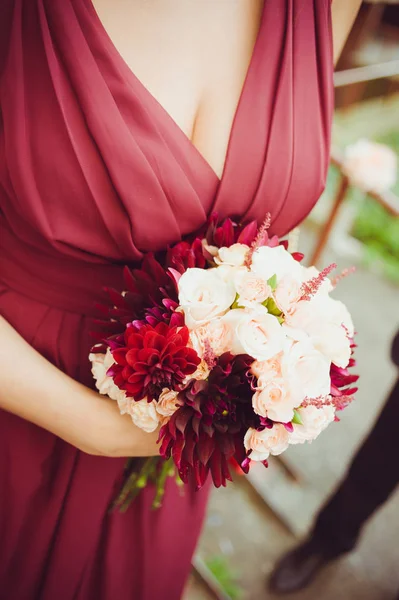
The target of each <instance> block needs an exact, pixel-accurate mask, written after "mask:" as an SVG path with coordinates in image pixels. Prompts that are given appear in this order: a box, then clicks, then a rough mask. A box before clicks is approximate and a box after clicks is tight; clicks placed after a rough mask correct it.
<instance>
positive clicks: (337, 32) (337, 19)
mask: <svg viewBox="0 0 399 600" xmlns="http://www.w3.org/2000/svg"><path fill="white" fill-rule="evenodd" d="M361 3H362V0H332V4H331V12H332V23H333V42H334V63H336V62H337V60H338V58H339V55H340V54H341V52H342V49H343V47H344V44H345V42H346V39H347V37H348V35H349V32H350V30H351V29H352V25H353V23H354V22H355V19H356V15H357V13H358V11H359V8H360V5H361Z"/></svg>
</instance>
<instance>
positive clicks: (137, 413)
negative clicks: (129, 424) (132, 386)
mask: <svg viewBox="0 0 399 600" xmlns="http://www.w3.org/2000/svg"><path fill="white" fill-rule="evenodd" d="M156 406H157V403H156V402H155V400H152V401H151V402H147V399H146V398H143V400H139V401H138V402H136V401H135V400H133V401H132V402H131V403H130V406H129V410H128V411H127V412H128V413H129V415H130V416H131V417H132V421H133V423H134V424H135V425H136V426H137V427H139V428H140V429H142V430H143V431H145V432H147V433H151V432H153V431H155V430H156V428H157V427H158V425H159V416H158V414H157V409H156Z"/></svg>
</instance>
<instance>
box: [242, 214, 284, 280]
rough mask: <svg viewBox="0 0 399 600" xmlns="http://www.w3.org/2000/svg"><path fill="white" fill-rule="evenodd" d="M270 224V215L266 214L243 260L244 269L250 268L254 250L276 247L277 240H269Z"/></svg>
mask: <svg viewBox="0 0 399 600" xmlns="http://www.w3.org/2000/svg"><path fill="white" fill-rule="evenodd" d="M271 222H272V218H271V215H270V213H267V215H266V218H265V220H264V221H263V223H262V225H261V226H260V227H259V228H258V231H257V234H256V237H255V239H254V240H253V242H252V243H251V247H250V249H249V251H248V253H247V256H246V258H245V266H246V267H248V268H249V267H250V266H251V263H252V257H253V255H254V252H256V250H258V248H260V247H261V246H278V244H279V241H278V238H276V237H275V238H269V234H268V230H269V229H270V225H271Z"/></svg>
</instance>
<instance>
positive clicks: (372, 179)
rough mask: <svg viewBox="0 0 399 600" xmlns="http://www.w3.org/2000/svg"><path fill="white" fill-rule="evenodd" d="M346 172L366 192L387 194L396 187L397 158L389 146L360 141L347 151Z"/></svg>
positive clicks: (347, 148) (364, 140) (348, 147)
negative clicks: (386, 192)
mask: <svg viewBox="0 0 399 600" xmlns="http://www.w3.org/2000/svg"><path fill="white" fill-rule="evenodd" d="M343 166H344V171H345V173H346V174H347V175H348V177H349V179H350V180H351V182H352V183H353V184H354V185H357V186H359V187H360V188H362V189H363V190H365V191H373V192H385V191H386V190H388V189H389V188H391V187H392V186H393V185H395V182H396V178H397V169H398V165H397V157H396V154H395V152H393V150H391V148H389V147H388V146H385V145H383V144H376V143H375V142H371V141H370V140H366V139H360V140H358V141H357V142H356V143H355V144H351V145H350V146H347V147H346V149H345V158H344V165H343Z"/></svg>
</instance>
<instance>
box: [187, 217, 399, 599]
mask: <svg viewBox="0 0 399 600" xmlns="http://www.w3.org/2000/svg"><path fill="white" fill-rule="evenodd" d="M305 232H306V233H305ZM312 236H313V234H312V232H311V230H307V229H305V228H304V229H303V231H302V240H301V250H302V249H305V251H306V246H307V245H309V243H310V242H311V240H312ZM305 238H307V239H305ZM306 242H308V243H306ZM332 260H335V261H337V262H338V263H339V265H342V266H343V265H346V264H347V261H345V259H342V258H340V257H337V256H332V255H331V252H330V251H329V250H327V251H326V253H325V256H324V257H323V263H325V264H329V262H332ZM336 297H339V298H341V299H342V300H343V301H344V302H346V303H347V305H348V307H349V309H350V310H351V312H352V314H353V315H354V317H355V322H356V327H357V330H358V344H359V348H358V351H357V359H358V362H359V367H358V371H359V373H360V374H361V381H360V391H359V393H358V396H357V400H356V402H355V403H354V404H353V405H352V406H350V407H349V408H348V409H347V410H346V411H345V413H344V414H343V415H342V420H341V422H340V423H337V424H334V425H332V426H331V427H330V428H329V430H328V431H327V432H325V433H324V434H323V435H322V436H321V437H320V438H319V439H318V440H317V441H316V442H314V443H313V444H311V445H306V446H299V447H295V448H292V449H291V450H290V451H289V452H287V453H286V454H285V455H284V463H285V464H282V463H280V462H279V461H277V460H274V461H273V462H272V465H271V467H270V468H269V469H268V470H264V469H263V468H262V471H261V472H257V473H254V475H253V482H254V483H255V484H256V485H257V486H258V487H260V488H262V490H263V494H264V496H265V498H266V501H267V504H266V503H265V502H264V501H262V500H261V499H260V497H259V496H258V495H257V494H256V493H255V492H254V490H253V488H252V487H251V485H250V482H248V481H246V480H245V479H243V478H240V480H239V481H238V482H236V483H235V484H232V485H231V486H229V487H228V488H227V489H225V490H219V491H215V492H214V493H213V495H212V498H211V502H210V505H209V510H208V518H207V521H206V524H205V528H204V531H203V535H202V538H201V541H200V544H199V548H198V556H199V557H200V559H202V560H204V561H206V560H208V559H210V558H212V557H214V556H216V555H220V556H223V557H224V559H225V561H226V563H227V564H228V566H229V569H230V571H231V573H232V574H234V576H235V577H236V579H237V581H238V583H239V585H240V587H241V589H242V591H241V594H240V596H239V598H240V600H260V599H262V598H273V596H272V595H270V594H269V593H268V592H267V591H266V588H265V579H266V577H267V574H268V573H269V572H270V570H271V569H272V566H273V564H274V562H275V560H276V559H277V558H278V557H279V556H280V555H281V554H282V553H283V552H285V551H286V550H287V549H288V548H290V547H291V546H292V545H293V544H295V541H296V540H297V539H298V538H300V537H301V536H302V535H304V534H305V533H306V531H307V529H308V527H309V525H310V523H311V521H312V518H313V516H314V514H315V513H316V512H317V510H318V508H319V506H320V505H321V504H322V502H323V501H324V500H325V498H326V497H327V496H328V494H329V493H330V491H331V490H332V489H333V488H334V486H335V485H336V483H337V481H338V480H339V478H340V477H341V476H342V474H343V473H344V471H345V468H346V466H347V464H348V462H349V460H350V457H351V455H352V453H353V452H354V450H355V448H356V447H357V446H358V444H359V443H360V441H361V439H362V437H363V436H364V435H365V434H366V432H367V430H368V429H369V428H370V427H371V426H372V423H373V421H374V419H375V417H376V415H377V413H378V411H379V409H380V407H381V405H382V403H383V401H384V398H385V397H386V395H387V393H388V391H389V389H390V387H391V385H392V384H393V381H394V379H395V376H396V373H395V369H394V367H393V366H392V365H391V363H390V361H389V349H390V341H391V339H392V336H393V334H394V332H395V330H396V329H397V328H398V325H399V311H398V304H399V302H398V299H399V292H398V289H397V288H395V287H393V286H392V285H390V284H389V283H387V282H386V281H384V280H382V279H381V278H379V277H378V276H376V275H375V274H371V273H369V272H367V271H365V270H363V269H362V268H359V270H358V271H357V273H356V274H355V275H353V276H352V277H351V278H349V279H347V280H345V281H344V282H343V283H342V284H341V285H340V287H339V288H338V290H337V294H336ZM397 459H398V457H397V452H396V453H395V451H393V453H392V455H391V456H390V457H387V460H397ZM372 477H373V473H372V472H371V473H370V478H372ZM398 540H399V494H397V495H394V496H393V497H392V498H391V500H390V501H389V502H388V503H387V504H386V505H385V506H384V507H383V508H382V509H381V510H380V511H379V512H378V514H377V515H376V516H375V517H374V518H373V519H372V520H371V521H370V523H369V524H368V526H367V528H366V530H365V532H364V536H363V538H362V541H361V543H360V545H359V547H358V549H357V550H356V552H354V553H352V554H351V555H350V556H348V557H347V558H345V559H343V560H341V561H339V562H338V563H337V564H335V565H332V566H331V568H329V569H328V570H327V571H326V572H325V573H324V574H323V576H322V577H321V578H320V579H319V580H318V581H317V582H316V583H315V585H314V586H312V587H311V588H309V589H308V590H306V591H305V592H303V593H301V594H297V595H292V596H290V598H292V599H293V600H314V599H317V600H319V599H321V600H335V599H337V598H340V599H341V598H342V599H345V600H346V599H349V600H393V599H394V598H395V595H396V592H397V591H399V568H398V567H399V545H398ZM214 597H215V596H214V595H211V594H210V593H209V590H207V588H206V586H205V585H204V584H203V583H201V582H199V581H198V580H197V579H196V578H192V580H191V581H190V584H189V586H188V588H187V592H186V595H185V600H200V599H201V600H208V598H214Z"/></svg>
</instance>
